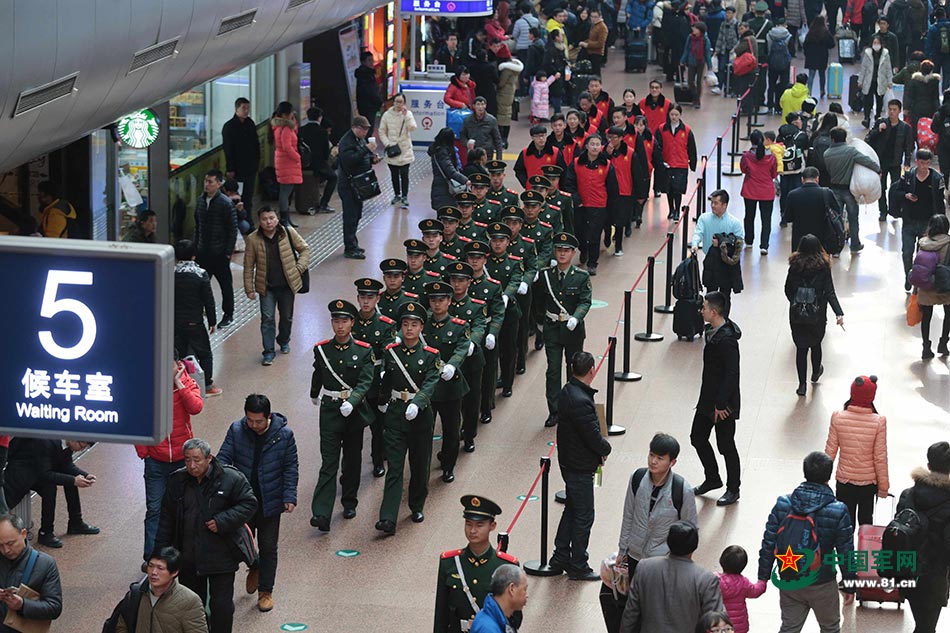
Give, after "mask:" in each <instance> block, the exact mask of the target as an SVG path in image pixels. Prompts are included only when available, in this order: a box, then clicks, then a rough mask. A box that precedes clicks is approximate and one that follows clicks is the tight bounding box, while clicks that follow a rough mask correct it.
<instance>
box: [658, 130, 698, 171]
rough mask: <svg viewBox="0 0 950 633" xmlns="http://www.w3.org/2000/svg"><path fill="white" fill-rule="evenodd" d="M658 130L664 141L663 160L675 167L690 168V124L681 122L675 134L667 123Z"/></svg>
mask: <svg viewBox="0 0 950 633" xmlns="http://www.w3.org/2000/svg"><path fill="white" fill-rule="evenodd" d="M657 132H658V133H659V134H660V137H661V139H662V141H663V160H664V161H665V162H666V164H667V165H669V166H670V167H673V168H680V169H689V150H688V147H689V133H690V132H689V126H688V125H686V124H685V123H680V125H679V127H678V128H676V134H675V135H673V134H672V133H671V132H670V128H669V126H666V125H664V126H663V127H662V128H660V129H659V130H657Z"/></svg>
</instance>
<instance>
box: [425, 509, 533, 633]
mask: <svg viewBox="0 0 950 633" xmlns="http://www.w3.org/2000/svg"><path fill="white" fill-rule="evenodd" d="M460 501H461V502H462V507H463V508H464V510H463V511H462V518H464V519H465V538H466V539H467V540H468V545H467V546H466V547H463V548H462V549H454V550H449V551H447V552H442V556H441V559H440V561H439V580H438V585H437V587H436V591H435V627H434V628H433V631H434V632H435V633H461V632H462V631H469V630H470V629H471V626H472V620H474V619H475V614H477V613H478V612H479V611H480V610H481V608H482V606H484V604H485V597H486V596H487V595H488V594H489V593H490V589H491V576H492V574H493V573H494V572H495V570H496V569H497V568H498V567H499V566H501V565H504V564H506V563H510V564H512V565H517V564H518V559H517V558H515V557H514V556H512V555H511V554H508V553H507V552H500V551H498V550H496V549H495V548H493V547H492V545H491V533H492V531H493V530H494V529H495V517H496V516H498V515H499V514H501V508H499V507H498V504H496V503H495V502H494V501H491V500H490V499H486V498H485V497H479V496H476V495H465V496H464V497H462V498H461V500H460ZM520 615H521V614H520V613H515V614H514V615H513V616H512V620H515V618H517V621H514V622H512V625H513V626H515V625H517V624H519V623H520V620H521V617H520Z"/></svg>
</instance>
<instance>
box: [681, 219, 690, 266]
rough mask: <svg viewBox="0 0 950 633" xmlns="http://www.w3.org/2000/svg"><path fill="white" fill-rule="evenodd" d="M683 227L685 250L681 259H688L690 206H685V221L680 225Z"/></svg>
mask: <svg viewBox="0 0 950 633" xmlns="http://www.w3.org/2000/svg"><path fill="white" fill-rule="evenodd" d="M680 228H682V229H683V252H682V257H681V258H680V261H682V260H684V259H686V256H687V255H689V207H688V206H684V207H683V222H682V226H681V227H680Z"/></svg>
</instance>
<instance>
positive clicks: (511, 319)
mask: <svg viewBox="0 0 950 633" xmlns="http://www.w3.org/2000/svg"><path fill="white" fill-rule="evenodd" d="M488 237H489V238H499V237H507V238H508V239H509V240H510V239H511V229H509V228H508V226H507V225H505V224H502V223H500V222H495V223H493V224H490V225H489V226H488ZM485 270H486V271H487V272H488V274H489V275H491V278H492V279H497V280H498V281H499V282H500V283H501V285H502V288H503V289H504V290H503V294H504V296H506V297H508V301H507V303H508V305H507V307H506V308H505V316H504V321H503V323H502V326H501V330H500V332H499V340H498V361H499V367H500V370H501V388H502V389H503V391H504V393H503V395H505V397H508V396H510V395H511V388H512V385H513V384H514V379H515V363H516V361H517V358H518V349H517V341H518V324H519V322H520V321H521V304H520V303H519V301H518V296H519V295H518V290H519V289H521V284H523V283H524V284H525V287H527V283H526V282H525V276H524V262H523V261H522V259H521V258H520V257H518V256H517V255H509V254H508V253H507V252H505V253H502V254H501V255H496V254H495V253H494V252H492V253H491V254H490V255H489V257H488V261H487V262H485ZM503 301H504V300H503ZM482 380H483V384H484V379H482ZM496 384H497V383H496ZM485 388H486V389H487V385H486V387H485ZM494 389H495V387H494V386H493V387H492V391H491V397H492V398H493V397H494V395H495V391H494ZM483 402H484V400H483Z"/></svg>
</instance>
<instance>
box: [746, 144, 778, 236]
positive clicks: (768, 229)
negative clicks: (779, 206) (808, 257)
mask: <svg viewBox="0 0 950 633" xmlns="http://www.w3.org/2000/svg"><path fill="white" fill-rule="evenodd" d="M749 142H750V143H751V144H752V147H751V148H750V149H749V150H748V151H746V152H745V153H744V154H743V155H742V158H741V159H739V170H740V171H741V172H742V173H743V174H745V178H744V179H743V180H742V194H741V195H742V198H743V199H744V200H745V239H746V248H750V247H751V246H752V242H753V241H754V239H755V207H756V205H758V207H759V215H760V216H761V218H762V233H761V235H760V237H759V252H760V253H762V254H763V255H768V254H769V238H770V237H771V235H772V206H773V205H774V204H775V177H776V176H777V175H778V161H777V160H776V159H775V154H773V153H772V152H769V151H766V149H765V136H764V135H763V134H762V132H760V131H759V130H753V132H752V134H750V135H749Z"/></svg>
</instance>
